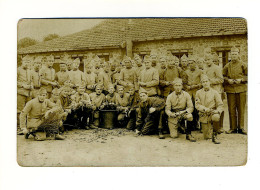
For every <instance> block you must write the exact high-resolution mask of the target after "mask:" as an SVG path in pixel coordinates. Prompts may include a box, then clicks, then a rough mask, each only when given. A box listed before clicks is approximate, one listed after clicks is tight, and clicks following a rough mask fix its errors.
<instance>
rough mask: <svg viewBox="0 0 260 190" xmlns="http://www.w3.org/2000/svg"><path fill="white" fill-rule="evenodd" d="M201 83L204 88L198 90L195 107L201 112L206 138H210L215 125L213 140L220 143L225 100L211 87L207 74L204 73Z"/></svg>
mask: <svg viewBox="0 0 260 190" xmlns="http://www.w3.org/2000/svg"><path fill="white" fill-rule="evenodd" d="M201 83H202V86H203V89H200V90H198V91H197V93H196V102H195V107H196V109H197V110H198V111H199V113H200V122H201V125H202V129H203V134H204V138H205V139H209V138H210V137H209V135H208V134H210V131H211V130H212V125H213V133H212V142H214V143H215V144H219V143H220V142H219V141H218V140H217V133H218V130H219V120H220V115H221V113H222V112H223V102H222V100H221V96H220V94H219V93H218V92H217V91H216V90H214V89H213V88H211V87H210V80H209V78H208V77H207V76H206V75H202V77H201ZM209 130H210V131H209Z"/></svg>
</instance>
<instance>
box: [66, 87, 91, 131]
mask: <svg viewBox="0 0 260 190" xmlns="http://www.w3.org/2000/svg"><path fill="white" fill-rule="evenodd" d="M71 100H72V108H73V110H72V111H73V112H74V116H75V122H76V126H77V127H79V128H87V129H88V127H87V120H88V119H89V120H91V115H92V108H91V102H90V97H89V95H88V94H87V93H83V94H80V93H79V92H76V93H75V94H74V95H73V96H71Z"/></svg>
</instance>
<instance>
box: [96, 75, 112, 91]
mask: <svg viewBox="0 0 260 190" xmlns="http://www.w3.org/2000/svg"><path fill="white" fill-rule="evenodd" d="M97 81H98V84H100V85H103V87H104V89H103V92H104V93H105V94H108V86H109V84H111V83H112V81H111V77H110V73H109V72H105V71H103V72H100V73H99V74H98V76H97Z"/></svg>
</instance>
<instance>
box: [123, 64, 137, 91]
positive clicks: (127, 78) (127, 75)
mask: <svg viewBox="0 0 260 190" xmlns="http://www.w3.org/2000/svg"><path fill="white" fill-rule="evenodd" d="M118 83H119V84H120V85H122V86H124V87H125V91H126V92H128V91H129V89H130V85H134V87H135V89H137V88H138V87H137V77H136V72H135V69H134V68H131V69H127V68H125V69H122V70H121V72H120V76H119V81H118Z"/></svg>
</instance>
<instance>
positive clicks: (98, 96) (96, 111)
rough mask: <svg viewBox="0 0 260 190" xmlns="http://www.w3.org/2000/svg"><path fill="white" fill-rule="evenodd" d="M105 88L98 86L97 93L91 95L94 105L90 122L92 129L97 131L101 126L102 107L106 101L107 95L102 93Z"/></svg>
mask: <svg viewBox="0 0 260 190" xmlns="http://www.w3.org/2000/svg"><path fill="white" fill-rule="evenodd" d="M102 90H103V86H102V85H101V84H98V85H97V86H96V89H95V91H96V92H93V93H91V94H90V95H89V97H90V101H91V105H92V110H93V111H92V114H93V115H92V120H91V122H90V128H92V129H96V128H98V127H99V125H100V118H99V115H100V106H101V105H102V104H103V103H104V102H105V101H106V97H105V95H104V94H103V93H102Z"/></svg>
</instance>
